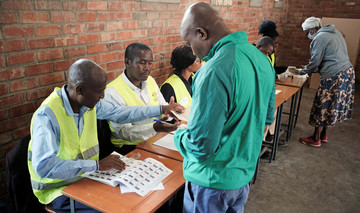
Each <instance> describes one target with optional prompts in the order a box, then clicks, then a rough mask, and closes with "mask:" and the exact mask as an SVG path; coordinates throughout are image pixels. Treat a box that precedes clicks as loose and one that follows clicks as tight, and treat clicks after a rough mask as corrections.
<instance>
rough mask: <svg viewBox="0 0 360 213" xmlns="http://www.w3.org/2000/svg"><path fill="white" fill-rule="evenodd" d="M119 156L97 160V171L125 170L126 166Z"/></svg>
mask: <svg viewBox="0 0 360 213" xmlns="http://www.w3.org/2000/svg"><path fill="white" fill-rule="evenodd" d="M119 157H120V156H119V155H109V156H107V157H106V158H104V159H102V160H99V170H100V171H106V170H109V169H117V170H119V171H122V170H124V169H125V167H126V164H125V163H124V162H122V160H120V159H119Z"/></svg>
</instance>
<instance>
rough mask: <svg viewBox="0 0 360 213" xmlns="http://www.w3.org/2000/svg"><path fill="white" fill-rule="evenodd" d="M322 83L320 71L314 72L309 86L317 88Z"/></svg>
mask: <svg viewBox="0 0 360 213" xmlns="http://www.w3.org/2000/svg"><path fill="white" fill-rule="evenodd" d="M319 85H320V73H312V74H311V77H310V84H309V88H311V89H317V88H319Z"/></svg>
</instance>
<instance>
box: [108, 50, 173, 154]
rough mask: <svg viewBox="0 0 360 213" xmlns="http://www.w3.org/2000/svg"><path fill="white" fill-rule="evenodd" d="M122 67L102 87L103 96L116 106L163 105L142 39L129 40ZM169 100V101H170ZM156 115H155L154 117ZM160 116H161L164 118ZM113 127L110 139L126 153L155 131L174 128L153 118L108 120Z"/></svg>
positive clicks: (150, 60) (162, 98)
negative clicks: (127, 121)
mask: <svg viewBox="0 0 360 213" xmlns="http://www.w3.org/2000/svg"><path fill="white" fill-rule="evenodd" d="M124 63H125V68H126V69H125V71H124V72H123V73H122V74H121V75H120V76H118V77H117V78H116V79H115V80H113V81H112V82H111V83H109V84H108V85H107V87H106V90H105V98H104V99H105V100H107V101H109V102H111V103H113V104H114V105H117V106H156V105H166V104H167V102H166V101H165V99H164V97H163V95H162V94H161V92H160V90H159V87H158V85H157V84H156V82H155V80H154V79H153V78H152V77H151V76H150V73H151V70H152V63H153V54H152V51H151V49H150V48H149V47H148V46H147V45H145V44H142V43H132V44H130V45H129V46H128V47H127V48H126V50H125V60H124ZM170 102H171V101H170ZM157 119H158V118H157ZM165 119H166V117H165V118H163V120H165ZM109 123H110V124H109V125H110V129H111V131H112V137H111V142H112V143H113V144H114V145H115V146H116V147H119V148H121V149H120V151H119V152H120V153H127V152H129V151H131V150H132V149H134V148H135V146H134V145H137V144H139V143H141V142H143V141H144V140H146V139H148V138H149V137H151V136H153V135H155V134H156V133H157V132H171V131H174V130H176V129H177V126H178V124H179V123H178V121H177V122H176V123H174V124H162V123H157V122H155V123H154V118H148V119H145V120H142V121H137V122H132V123H126V124H119V123H117V122H112V121H110V122H109Z"/></svg>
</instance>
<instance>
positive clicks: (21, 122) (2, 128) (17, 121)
mask: <svg viewBox="0 0 360 213" xmlns="http://www.w3.org/2000/svg"><path fill="white" fill-rule="evenodd" d="M29 122H30V121H29V116H26V115H25V116H21V117H17V118H13V119H10V120H6V121H3V122H0V133H4V132H8V131H10V130H13V129H17V128H20V127H24V126H26V125H28V124H29Z"/></svg>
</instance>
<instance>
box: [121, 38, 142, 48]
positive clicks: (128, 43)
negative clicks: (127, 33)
mask: <svg viewBox="0 0 360 213" xmlns="http://www.w3.org/2000/svg"><path fill="white" fill-rule="evenodd" d="M135 42H140V41H139V40H128V41H124V47H125V48H126V47H127V46H129V45H130V44H132V43H135ZM141 43H142V42H141Z"/></svg>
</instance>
